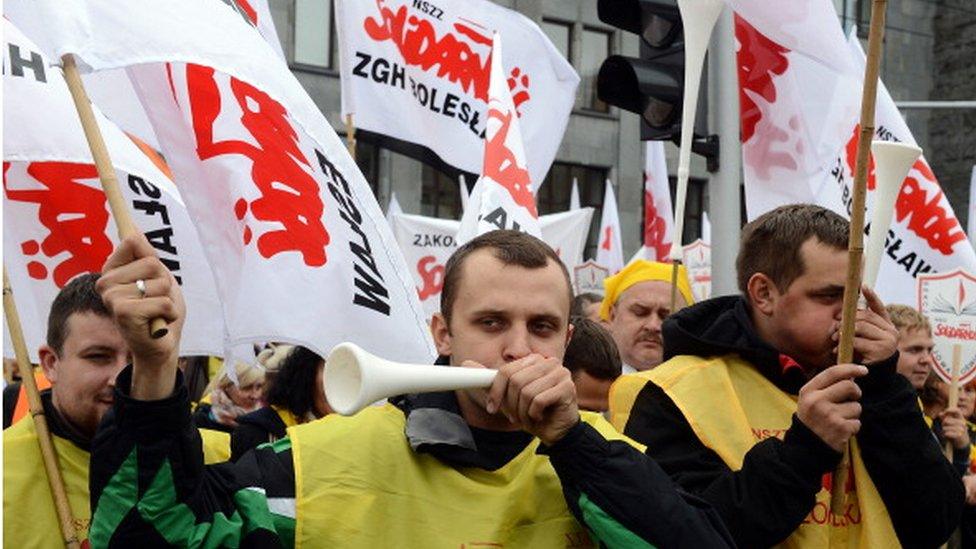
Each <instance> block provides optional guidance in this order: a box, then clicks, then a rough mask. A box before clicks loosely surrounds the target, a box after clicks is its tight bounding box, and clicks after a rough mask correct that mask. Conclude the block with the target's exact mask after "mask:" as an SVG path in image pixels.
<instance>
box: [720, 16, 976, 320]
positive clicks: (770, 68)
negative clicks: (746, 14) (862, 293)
mask: <svg viewBox="0 0 976 549" xmlns="http://www.w3.org/2000/svg"><path fill="white" fill-rule="evenodd" d="M824 25H827V23H824ZM805 32H806V33H814V34H816V33H819V34H820V36H821V37H822V36H834V35H836V34H837V33H838V32H839V22H838V21H837V20H836V19H833V20H831V21H830V22H829V27H826V26H825V27H812V26H811V27H810V28H808V29H806V30H805ZM736 37H737V39H738V41H739V50H738V52H737V57H738V65H739V85H740V99H741V108H742V138H743V146H742V154H743V172H744V176H745V185H746V206H747V208H746V209H747V212H748V215H749V218H750V219H754V218H755V217H757V216H759V215H761V214H762V213H764V212H766V211H769V210H770V209H773V208H775V207H777V206H780V205H783V204H790V203H800V202H807V203H814V204H820V205H822V206H824V207H827V208H830V209H832V210H834V211H836V212H838V213H840V214H842V215H844V216H848V215H849V208H850V204H851V186H852V184H853V179H854V178H853V171H854V156H855V151H856V149H857V132H858V124H857V120H858V115H859V111H860V93H851V90H860V89H861V83H860V82H861V79H862V78H863V77H862V73H863V66H864V56H863V52H861V50H860V44H859V43H858V41H857V39H856V38H854V37H852V38H851V39H849V40H848V43H847V44H845V46H847V47H848V55H849V57H850V63H849V65H850V66H851V67H853V69H851V70H848V69H846V68H844V67H841V66H839V65H840V64H839V63H834V64H833V65H832V66H828V65H827V64H826V63H825V62H823V60H822V59H821V58H823V57H824V55H823V52H819V53H817V54H815V53H813V52H809V51H794V50H791V49H790V48H788V47H784V46H783V45H782V44H779V43H776V42H774V41H773V40H771V39H770V38H769V37H767V36H764V35H762V34H761V33H759V32H758V31H757V30H756V29H755V28H753V27H751V26H750V25H749V24H748V23H746V22H745V21H744V20H743V19H742V18H739V17H737V18H736ZM814 40H815V38H809V39H798V38H796V37H794V39H793V42H794V44H804V43H810V42H812V41H814ZM835 49H836V48H830V51H834V50H835ZM818 55H819V58H818ZM875 127H876V131H875V137H874V138H875V139H881V140H890V141H902V142H906V143H911V144H914V143H915V140H914V138H913V137H912V135H911V132H910V131H909V130H908V127H907V126H906V125H905V122H904V120H903V119H902V117H901V116H900V114H899V113H898V110H897V108H896V107H895V104H894V101H893V100H892V99H891V96H890V95H889V94H888V92H887V90H886V89H885V88H884V86H883V84H882V85H880V86H879V90H878V103H877V108H876V113H875ZM871 171H872V174H871V176H870V177H869V181H868V197H867V203H868V209H870V208H871V205H872V203H873V199H874V193H873V189H874V177H873V169H872V170H871ZM886 240H887V242H886V249H885V251H884V253H883V254H882V261H881V267H880V271H879V275H878V276H879V278H878V284H877V285H876V288H877V290H878V291H879V293H880V295H881V298H882V299H884V300H885V301H887V302H890V303H914V302H915V300H916V299H915V295H916V278H917V277H918V275H919V274H922V273H927V272H942V271H945V270H947V269H953V268H956V267H962V268H964V269H967V270H969V271H976V254H974V252H973V249H972V247H971V246H970V245H969V243H968V242H967V241H966V235H965V233H964V232H963V230H962V228H961V226H960V225H959V221H958V220H957V219H956V217H955V214H954V213H953V212H952V208H951V206H950V205H949V202H948V200H947V199H946V198H945V196H944V194H943V192H942V190H941V189H940V187H939V184H938V182H937V180H936V179H935V176H934V174H933V173H932V171H931V169H930V168H929V166H928V163H927V162H926V161H925V159H924V158H921V159H919V160H918V161H917V162H916V163H915V165H914V167H913V168H912V170H911V171H910V172H909V174H908V177H907V178H906V179H905V182H904V184H903V186H902V189H901V192H900V195H899V197H898V199H897V200H896V203H895V217H894V220H893V221H892V225H891V227H890V230H889V232H888V238H887V239H886Z"/></svg>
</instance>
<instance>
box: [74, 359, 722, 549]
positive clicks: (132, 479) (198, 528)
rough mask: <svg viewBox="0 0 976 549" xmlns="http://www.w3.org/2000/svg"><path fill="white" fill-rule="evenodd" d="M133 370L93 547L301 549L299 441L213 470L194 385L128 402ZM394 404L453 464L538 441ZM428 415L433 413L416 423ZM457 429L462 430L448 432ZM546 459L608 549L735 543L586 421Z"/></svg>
mask: <svg viewBox="0 0 976 549" xmlns="http://www.w3.org/2000/svg"><path fill="white" fill-rule="evenodd" d="M131 375H132V369H131V366H130V367H128V368H126V369H125V370H123V371H122V373H121V374H119V377H118V380H117V385H116V395H115V404H114V405H113V409H112V410H111V411H110V412H109V413H108V414H106V417H105V419H104V420H103V422H102V424H101V426H100V427H99V431H98V434H97V435H96V437H95V440H94V442H93V448H92V464H91V498H92V507H93V509H94V511H93V515H92V525H91V530H90V534H89V537H90V539H91V543H92V546H93V547H140V549H145V548H147V547H157V546H159V547H164V546H189V547H220V546H239V547H281V546H284V547H291V546H293V544H294V533H295V518H294V517H295V471H294V465H293V462H292V453H291V444H290V441H289V440H288V439H287V438H286V439H282V440H279V441H277V442H275V443H272V444H265V445H262V446H260V447H258V448H256V449H255V450H253V451H251V452H249V453H247V454H245V455H244V456H243V457H242V458H241V459H240V460H239V461H238V462H237V463H221V464H216V465H210V466H204V464H203V453H202V450H201V442H200V437H199V434H198V432H197V430H196V429H195V428H194V426H193V423H192V421H191V419H190V407H189V399H188V395H187V391H186V388H185V387H184V386H183V384H182V380H181V379H178V380H177V385H176V386H177V387H178V389H177V390H176V391H175V392H174V394H173V395H172V396H170V397H169V398H167V399H164V400H160V401H149V402H145V401H138V400H135V399H132V398H130V397H129V396H128V393H129V387H130V384H131ZM394 404H395V405H396V406H397V407H398V408H399V409H400V410H402V411H403V413H404V414H405V415H406V417H407V428H406V433H405V436H407V438H408V440H409V441H410V442H411V445H412V447H413V448H414V450H415V451H416V452H426V453H429V454H431V455H433V456H434V457H436V458H437V459H439V460H440V461H442V462H444V463H446V464H449V465H452V466H456V467H461V466H468V467H482V468H485V469H488V470H493V469H497V468H499V467H501V466H502V465H504V464H505V463H507V462H508V461H509V460H511V459H512V458H513V457H514V456H515V455H517V454H518V453H519V452H521V450H523V449H524V448H525V446H526V445H527V444H528V443H529V442H530V441H531V436H529V435H527V434H525V433H521V432H506V433H499V432H492V431H481V430H478V429H470V428H467V425H466V424H465V423H463V421H461V422H457V421H450V419H451V416H456V418H453V419H460V416H459V413H458V409H457V400H456V399H455V397H454V394H453V393H451V392H447V393H434V394H430V395H411V396H404V397H399V398H397V399H395V400H394ZM419 409H423V410H424V412H425V413H423V414H416V416H415V417H417V418H421V419H418V420H417V421H411V419H412V418H411V413H412V412H413V411H415V410H419ZM432 412H433V414H432ZM438 415H441V416H442V417H443V418H444V421H439V420H437V419H436V417H437V416H438ZM432 417H434V418H435V420H434V421H432V420H431V418H432ZM449 423H450V424H454V425H455V427H454V428H448V429H444V427H445V425H446V424H449ZM457 425H460V426H461V428H457ZM465 437H466V438H467V440H464V439H465ZM471 448H477V450H473V449H471ZM540 453H544V454H546V455H548V456H549V459H550V462H551V463H552V466H553V468H554V469H555V471H556V473H557V475H558V476H559V478H560V480H561V482H562V485H563V491H564V496H565V498H566V501H567V502H568V505H569V508H570V510H571V511H572V513H573V514H574V515H575V516H576V518H577V520H578V521H580V523H581V524H584V525H586V526H587V528H588V529H589V530H590V531H591V533H592V534H593V535H594V537H595V538H597V539H599V540H600V541H601V545H603V546H606V547H623V546H626V547H731V546H732V543H731V541H730V538H729V536H728V534H727V532H726V530H725V527H724V525H723V524H722V523H721V521H720V520H719V519H718V518H717V515H716V514H715V512H714V511H713V510H712V509H711V508H710V507H709V506H708V505H707V504H705V503H704V502H703V501H702V500H700V499H698V498H696V497H694V496H690V495H688V494H686V493H684V492H682V491H681V490H679V489H678V488H677V487H676V486H675V485H674V484H673V483H672V482H671V480H670V479H669V478H668V477H667V475H666V474H665V473H664V472H663V471H662V470H661V469H660V468H659V467H658V466H657V464H655V463H654V462H653V461H652V460H651V459H649V458H648V457H647V456H646V455H644V454H643V453H641V452H640V451H638V450H636V449H634V448H633V447H631V446H630V445H628V444H627V443H624V442H619V441H614V442H610V441H607V440H606V439H604V438H603V437H602V436H600V435H599V434H598V433H597V432H596V431H595V430H594V429H593V428H592V427H590V426H588V425H586V424H584V423H582V422H581V423H580V424H579V425H577V426H576V427H574V428H573V429H572V430H571V431H570V433H569V434H567V435H566V436H565V437H564V438H563V439H562V440H560V441H559V442H558V443H556V444H554V445H553V446H551V447H547V448H544V449H541V450H540ZM580 502H585V503H582V504H581V503H580ZM581 505H584V506H585V507H586V508H585V509H581ZM621 541H624V543H623V544H622V543H621Z"/></svg>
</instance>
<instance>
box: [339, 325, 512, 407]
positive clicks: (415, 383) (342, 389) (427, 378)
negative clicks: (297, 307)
mask: <svg viewBox="0 0 976 549" xmlns="http://www.w3.org/2000/svg"><path fill="white" fill-rule="evenodd" d="M496 374H497V372H496V371H495V370H488V369H481V368H461V367H452V366H434V365H431V364H399V363H396V362H391V361H389V360H386V359H382V358H380V357H378V356H375V355H372V354H370V353H367V352H366V351H364V350H363V349H362V348H360V347H359V346H358V345H356V344H354V343H340V344H339V345H336V346H335V347H333V349H332V352H331V353H329V358H328V359H327V360H326V361H325V375H324V376H323V378H324V383H325V397H326V399H328V401H329V406H331V407H332V409H333V410H335V411H336V412H339V413H340V414H342V415H344V416H351V415H353V414H355V413H356V412H358V411H360V410H362V409H363V408H365V407H366V406H369V405H370V404H372V403H373V402H376V401H377V400H382V399H384V398H389V397H391V396H396V395H402V394H408V393H431V392H435V391H454V390H457V389H477V388H483V387H489V386H491V383H492V381H494V380H495V375H496Z"/></svg>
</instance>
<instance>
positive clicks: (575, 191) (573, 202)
mask: <svg viewBox="0 0 976 549" xmlns="http://www.w3.org/2000/svg"><path fill="white" fill-rule="evenodd" d="M579 208H580V197H579V183H578V182H577V181H576V178H575V177H574V178H573V188H572V189H571V190H570V191H569V209H570V210H578V209H579Z"/></svg>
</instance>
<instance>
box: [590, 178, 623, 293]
mask: <svg viewBox="0 0 976 549" xmlns="http://www.w3.org/2000/svg"><path fill="white" fill-rule="evenodd" d="M597 242H598V244H597V248H596V262H597V263H598V264H600V265H604V266H606V267H607V268H608V269H610V274H616V273H617V272H618V271H620V269H623V268H624V251H623V246H622V245H621V242H620V217H619V214H618V213H617V198H616V196H615V195H614V193H613V185H612V184H611V183H610V180H609V179H608V180H607V183H606V191H605V192H604V195H603V214H602V215H601V216H600V237H599V240H598V241H597Z"/></svg>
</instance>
